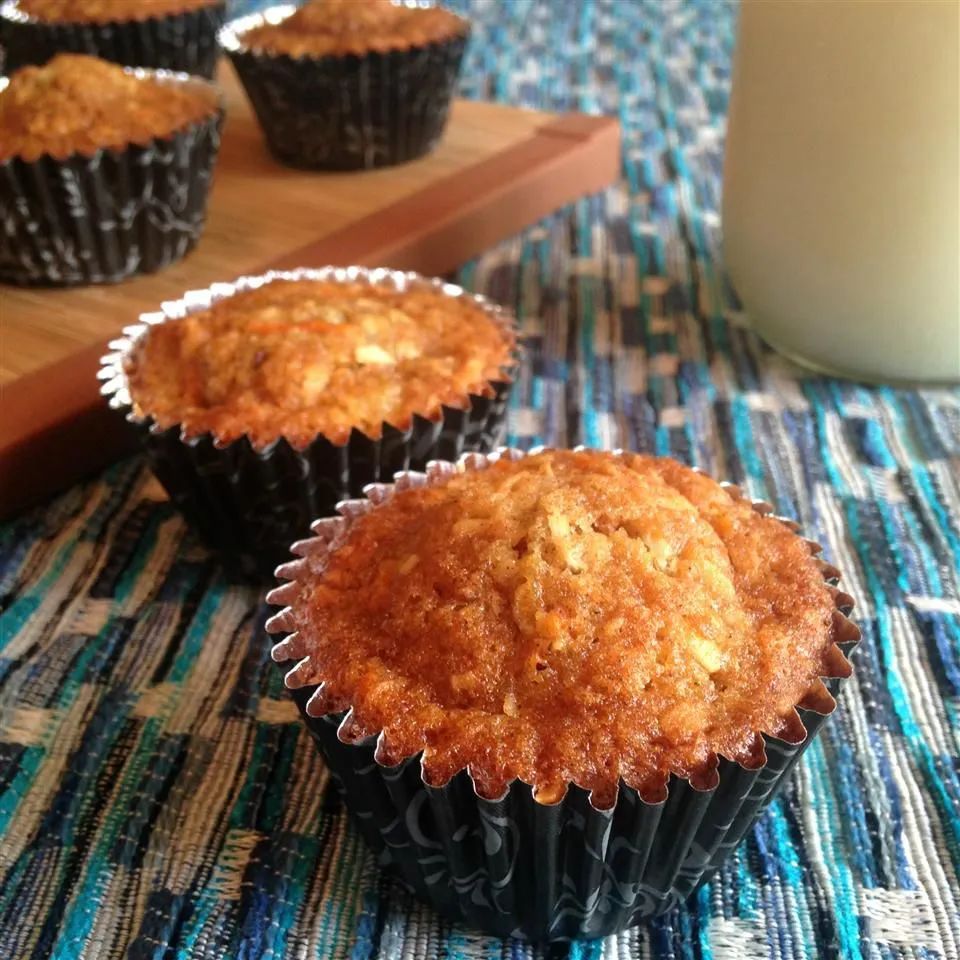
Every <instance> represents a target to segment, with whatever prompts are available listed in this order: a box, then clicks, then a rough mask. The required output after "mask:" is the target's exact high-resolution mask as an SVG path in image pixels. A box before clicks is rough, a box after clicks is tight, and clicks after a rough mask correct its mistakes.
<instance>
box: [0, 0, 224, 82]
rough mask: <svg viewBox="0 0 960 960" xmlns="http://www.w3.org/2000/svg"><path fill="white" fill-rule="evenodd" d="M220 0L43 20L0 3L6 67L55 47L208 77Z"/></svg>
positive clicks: (35, 59) (44, 57)
mask: <svg viewBox="0 0 960 960" xmlns="http://www.w3.org/2000/svg"><path fill="white" fill-rule="evenodd" d="M226 12H227V5H226V3H225V2H224V3H218V4H214V5H212V6H209V7H201V8H200V9H198V10H187V11H185V12H184V13H173V14H169V15H167V16H162V17H148V18H146V19H143V20H123V21H113V22H110V23H47V22H44V21H41V20H37V19H35V18H33V17H30V16H28V15H27V14H25V13H23V12H22V11H21V10H20V9H19V6H18V4H17V0H6V2H5V3H3V5H2V6H0V41H2V43H3V45H4V46H5V47H6V50H7V63H6V70H7V71H8V72H11V73H12V72H13V71H14V70H17V69H18V68H20V67H23V66H26V65H27V64H42V63H46V62H47V61H48V60H49V59H50V58H51V57H53V56H54V55H55V54H58V53H87V54H90V55H91V56H95V57H101V58H102V59H104V60H112V61H113V62H114V63H120V64H123V65H124V66H128V67H148V68H151V69H154V70H173V71H177V72H180V73H190V74H194V75H196V76H200V77H206V78H208V79H209V78H211V77H212V76H213V74H214V70H215V69H216V66H217V59H218V57H219V55H220V47H219V44H218V43H217V31H218V30H219V29H220V27H221V26H223V22H224V20H225V19H226Z"/></svg>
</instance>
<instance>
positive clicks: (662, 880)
mask: <svg viewBox="0 0 960 960" xmlns="http://www.w3.org/2000/svg"><path fill="white" fill-rule="evenodd" d="M501 453H506V455H509V456H522V454H520V453H519V452H518V451H505V452H504V451H501ZM488 459H489V458H485V457H468V458H466V462H465V464H464V467H465V468H466V469H470V468H471V466H474V467H475V466H476V465H477V464H478V463H480V464H482V463H483V462H485V461H487V460H488ZM450 469H451V465H450V464H432V465H431V466H430V468H429V469H428V478H430V477H433V476H438V475H441V476H442V475H443V474H445V473H448V472H449V470H450ZM397 481H398V482H397V487H398V488H402V487H403V486H406V485H413V484H420V483H423V482H429V479H427V480H426V481H425V480H424V478H423V477H411V476H410V475H409V474H408V475H401V476H400V477H398V478H397ZM730 489H731V492H733V493H734V495H735V496H739V491H737V490H736V488H730ZM368 492H369V494H370V497H371V500H372V501H373V502H374V503H376V502H379V501H380V500H382V499H386V497H387V496H389V492H388V491H385V490H384V489H383V488H382V487H381V486H380V485H377V486H375V487H373V488H371V489H370V491H368ZM756 506H757V508H758V509H759V510H760V511H761V512H764V513H766V512H770V508H769V506H768V505H766V504H757V505H756ZM370 508H371V503H370V502H368V501H360V502H351V503H348V504H344V505H343V508H342V511H341V512H342V513H343V514H344V517H345V518H347V519H335V520H326V521H318V523H317V524H316V525H315V532H316V534H317V536H316V537H314V538H312V539H310V540H307V541H303V542H301V543H299V544H295V545H294V552H295V553H297V554H299V555H300V556H301V557H302V558H303V559H301V560H298V561H294V562H292V563H289V564H287V565H286V566H284V567H281V568H280V569H279V570H278V571H277V573H278V576H281V577H283V578H285V579H290V580H291V582H290V583H288V584H286V585H284V586H282V587H279V588H277V589H275V590H274V591H272V592H271V593H270V594H269V595H268V596H267V602H268V603H273V604H277V605H284V604H288V603H290V602H292V601H293V600H294V599H295V596H296V589H297V588H296V579H297V577H298V576H299V575H301V573H302V572H303V571H304V570H305V569H306V568H308V567H309V566H310V565H311V564H312V563H320V562H322V559H321V558H322V557H323V556H325V555H326V553H327V552H329V551H330V550H331V549H336V542H337V540H338V538H339V537H340V536H341V535H342V533H343V530H344V529H345V528H346V526H347V525H348V524H349V518H351V517H354V516H356V515H359V514H362V513H365V512H366V511H367V510H368V509H370ZM817 549H818V548H816V546H815V545H811V550H812V551H816V550H817ZM821 569H822V570H823V572H824V578H825V579H826V580H828V582H831V583H832V582H834V581H835V579H836V578H837V577H838V576H839V573H838V571H836V570H835V568H833V567H830V566H829V565H827V564H821ZM834 596H835V602H836V606H837V612H836V613H835V617H834V632H833V638H834V642H835V646H834V647H833V648H832V649H831V651H830V652H831V654H832V655H831V656H829V657H827V658H825V659H826V662H828V663H829V667H830V670H829V672H830V673H834V674H836V676H834V677H831V678H827V679H826V680H825V682H823V683H822V684H821V686H820V687H819V689H818V690H816V691H814V692H812V693H811V694H810V695H808V696H807V697H806V698H804V700H803V701H801V704H800V705H799V707H798V711H797V713H798V717H799V719H798V721H797V723H799V724H802V726H801V727H797V726H796V724H794V731H795V732H796V733H797V734H798V735H796V736H794V737H792V738H791V739H794V740H796V742H785V741H784V740H780V739H776V738H774V737H769V736H766V735H764V736H763V745H764V748H765V756H764V757H761V758H760V765H759V766H757V767H756V768H754V769H747V768H745V767H744V766H742V765H740V764H738V763H736V762H733V761H731V760H727V759H720V761H719V766H718V770H717V774H718V779H717V782H716V786H715V787H714V788H713V789H709V790H701V789H697V788H696V787H694V786H692V785H691V784H690V783H689V782H688V781H686V780H683V779H679V778H677V777H675V776H672V777H671V778H670V780H669V783H668V785H667V799H666V800H665V801H663V802H662V803H649V802H647V801H645V800H643V799H642V798H641V796H640V795H639V794H638V792H637V791H636V790H634V789H633V788H631V787H628V786H626V785H625V784H623V783H621V784H620V789H619V792H618V796H617V800H616V802H615V804H614V806H613V807H612V808H610V809H606V810H600V809H597V808H596V807H594V806H593V804H592V803H591V799H590V795H589V794H588V793H587V791H585V790H583V789H581V788H579V787H577V786H574V785H571V786H570V787H569V788H568V790H567V792H566V794H565V796H564V797H563V798H562V799H561V800H560V801H559V802H558V803H555V804H551V805H546V804H543V803H540V802H538V801H537V800H535V799H534V795H533V791H532V789H531V787H530V786H529V785H527V784H524V783H521V782H519V781H514V782H513V783H512V784H511V785H510V786H509V787H508V789H507V790H506V792H505V793H504V795H503V796H502V797H501V798H499V799H496V800H487V799H483V798H482V797H480V796H478V794H477V792H476V789H475V787H474V784H473V781H472V780H471V778H470V775H469V773H468V772H467V771H461V772H460V773H458V774H457V775H456V776H454V777H453V778H452V779H451V780H450V781H449V782H448V783H446V784H445V785H443V786H433V785H430V784H428V783H426V782H425V780H424V777H423V771H422V768H421V756H420V755H417V756H414V757H410V758H408V759H406V760H403V761H402V762H401V763H399V764H398V765H396V766H388V765H385V764H384V763H382V762H380V761H379V760H378V745H379V744H380V737H379V736H372V737H366V738H363V739H360V740H356V739H353V738H352V736H351V715H350V711H346V712H336V713H330V714H323V709H324V708H323V706H322V686H316V685H305V686H300V683H301V680H300V679H299V678H298V677H297V670H296V669H294V670H293V671H291V672H290V673H288V674H287V685H288V687H290V688H291V690H290V692H291V694H292V696H293V699H294V700H295V702H296V704H297V706H298V708H299V710H300V714H301V717H302V719H303V721H304V723H305V724H306V726H307V728H308V730H309V731H310V733H311V735H312V736H313V738H314V739H315V741H316V743H317V746H318V748H319V749H320V752H321V753H322V755H323V757H324V758H325V760H326V763H327V766H328V768H329V770H330V773H331V776H332V777H333V779H334V782H335V783H336V784H337V786H338V788H339V789H340V791H341V793H342V795H343V798H344V802H345V804H346V806H347V808H348V810H349V811H350V812H351V813H352V814H353V816H354V818H355V820H356V823H357V825H358V827H359V829H360V830H361V832H362V834H363V836H364V837H365V839H366V841H367V843H368V844H369V845H370V846H371V847H372V848H373V850H374V851H375V852H376V853H377V854H378V855H379V861H380V863H381V865H383V866H385V867H388V868H389V869H390V870H391V871H392V872H393V873H395V874H396V875H397V876H398V877H399V878H400V880H401V881H402V883H403V884H404V885H405V886H406V887H407V888H408V889H409V890H410V891H412V892H413V893H414V894H415V895H416V896H418V897H420V898H421V899H423V900H425V901H426V902H428V903H430V904H431V905H432V906H433V907H434V908H435V909H436V910H437V911H439V912H440V913H442V914H443V915H445V916H447V917H449V918H450V919H452V920H455V921H458V922H461V923H464V924H466V925H468V926H471V927H475V928H477V929H479V930H483V931H485V932H487V933H490V934H493V935H495V936H500V937H508V936H512V937H521V938H524V939H529V940H534V941H541V940H570V939H578V938H588V937H601V936H607V935H609V934H613V933H617V932H619V931H622V930H624V929H626V928H627V927H630V926H633V925H634V924H636V923H638V922H640V921H642V920H645V919H648V918H651V917H655V916H658V915H659V914H662V913H664V912H666V911H667V910H670V909H671V908H672V907H674V906H675V905H676V904H678V903H680V902H682V901H683V900H685V899H686V898H687V897H688V896H689V895H690V894H691V893H692V892H693V891H694V890H696V889H697V888H698V887H699V886H700V885H701V884H703V883H704V882H706V881H707V880H709V879H710V877H711V876H712V875H713V874H714V873H715V872H716V870H717V869H719V867H720V866H721V864H722V863H723V861H724V860H725V859H726V857H727V856H728V855H729V853H730V852H731V850H733V849H734V848H735V847H736V846H737V845H738V844H739V843H740V841H741V840H742V839H743V837H744V834H745V833H746V832H747V830H749V829H750V827H751V826H752V825H753V824H754V823H755V822H756V821H757V819H758V818H759V817H760V815H761V814H762V813H763V811H764V810H765V809H766V807H767V805H768V804H769V803H770V801H771V800H772V799H773V797H774V796H775V795H776V792H777V790H778V789H779V788H780V787H781V786H782V785H783V783H784V782H785V780H786V779H787V777H788V775H789V773H790V771H791V770H792V769H793V766H794V765H795V764H796V762H797V761H798V760H799V758H800V757H801V756H802V754H803V752H804V750H805V749H806V748H807V747H808V746H809V744H810V742H811V740H812V738H813V737H814V736H815V735H816V733H817V732H818V730H819V729H820V727H821V726H822V724H823V723H824V721H825V720H826V719H827V716H828V715H829V714H830V713H831V712H832V711H833V709H834V708H835V706H836V702H835V700H834V699H833V697H834V695H835V694H836V693H837V691H838V689H839V686H840V683H841V680H842V677H844V676H847V675H848V674H849V669H850V668H849V663H848V662H847V661H846V659H845V655H846V654H847V653H848V652H849V651H850V650H851V649H852V648H853V647H854V646H855V645H856V643H857V641H858V640H859V631H858V630H857V628H856V627H855V626H854V625H853V624H852V623H851V622H850V621H849V620H848V619H847V618H846V613H848V612H849V610H850V609H851V607H852V604H853V601H852V599H851V598H850V597H849V596H848V595H846V594H844V593H840V592H839V591H836V590H835V591H834ZM267 629H268V630H269V631H270V632H273V633H286V632H289V631H290V630H291V629H294V621H293V620H292V619H290V618H289V609H288V610H284V611H283V612H281V613H279V614H277V615H276V616H275V617H274V618H272V620H271V621H269V622H268V624H267ZM302 655H304V650H303V649H301V648H298V645H297V643H296V638H295V637H293V636H291V637H288V638H287V639H286V640H284V641H281V643H280V644H278V645H277V646H275V647H274V659H275V660H276V661H278V662H280V663H286V667H285V669H289V661H290V660H292V659H297V658H298V657H300V656H302ZM315 696H316V697H317V701H316V708H315V709H314V710H313V713H320V714H321V715H320V716H312V715H311V713H310V712H309V711H310V708H309V707H308V704H309V703H310V701H311V698H313V697H315Z"/></svg>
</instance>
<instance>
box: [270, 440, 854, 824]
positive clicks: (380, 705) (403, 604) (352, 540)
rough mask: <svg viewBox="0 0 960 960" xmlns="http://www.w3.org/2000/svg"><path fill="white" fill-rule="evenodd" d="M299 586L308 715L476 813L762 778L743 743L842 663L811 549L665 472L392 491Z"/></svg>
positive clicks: (589, 464) (612, 458)
mask: <svg viewBox="0 0 960 960" xmlns="http://www.w3.org/2000/svg"><path fill="white" fill-rule="evenodd" d="M301 570H302V571H303V572H302V573H301V574H300V575H299V577H298V583H297V585H296V590H297V591H298V594H297V596H296V599H294V600H293V601H292V602H291V607H292V609H291V610H290V611H289V613H288V614H284V617H288V616H289V617H291V618H292V620H291V621H290V622H289V626H290V628H291V630H294V631H296V636H295V637H294V638H292V639H291V641H289V642H290V643H293V644H295V646H294V647H292V648H291V649H290V651H289V652H290V654H291V655H292V656H294V657H298V658H299V657H302V656H306V657H307V658H308V659H307V660H306V662H305V663H302V664H301V665H300V666H299V667H298V668H297V676H298V679H299V680H302V681H305V682H306V683H307V684H319V683H323V684H324V685H325V686H324V688H323V693H322V697H323V700H322V708H323V709H327V710H330V711H335V710H342V709H345V708H346V707H348V706H352V707H353V711H354V713H353V728H352V732H353V733H354V734H355V735H370V734H373V733H377V732H379V731H381V730H382V731H384V736H383V740H382V743H381V747H380V755H379V756H380V759H381V760H382V761H383V762H387V763H396V762H399V761H400V759H402V758H403V757H407V756H413V755H415V754H416V753H417V752H419V751H420V750H424V751H425V754H424V761H423V763H424V771H425V775H426V777H427V779H428V781H429V782H431V783H434V784H441V783H443V782H445V781H446V780H447V779H448V778H449V777H450V776H452V775H454V774H455V773H456V772H458V771H459V770H461V769H463V768H464V767H467V766H469V769H470V772H471V774H472V776H473V778H474V781H475V783H476V785H477V788H478V790H479V792H480V793H481V795H483V796H487V797H490V798H493V797H496V796H499V795H500V794H501V793H502V791H503V790H504V789H505V787H506V785H507V784H508V783H509V782H510V781H511V780H513V779H514V778H517V777H519V778H520V779H521V780H523V781H525V782H527V783H531V784H533V785H535V788H536V791H537V796H538V797H539V798H540V799H541V800H544V801H545V802H550V801H552V800H556V799H558V798H559V797H560V796H561V795H562V793H563V792H564V790H565V785H566V784H568V783H570V782H574V783H577V784H579V785H580V786H582V787H584V788H586V789H589V790H592V791H594V803H595V805H597V806H606V805H609V804H610V803H612V802H613V799H614V798H615V796H616V790H617V784H618V781H619V778H622V779H623V780H624V782H626V783H627V784H629V785H631V786H634V787H636V788H637V789H638V790H639V791H640V792H641V795H643V796H644V797H645V798H646V799H652V800H657V799H662V797H663V795H664V788H665V781H666V778H667V776H668V774H669V773H671V772H672V773H675V774H677V775H678V776H682V777H688V778H690V779H691V780H692V781H693V782H694V783H697V782H698V781H699V782H700V783H701V784H707V785H709V782H710V777H711V775H712V773H713V764H714V763H715V759H716V758H715V756H714V755H715V754H719V755H722V756H725V757H729V758H732V759H737V760H740V761H742V762H753V763H754V764H755V763H756V762H758V761H759V759H760V757H761V756H762V749H761V747H760V738H759V737H758V733H757V732H758V731H766V732H768V733H770V734H773V735H777V734H789V735H790V736H793V737H794V739H796V738H797V727H798V725H799V719H798V718H797V716H796V715H795V713H794V707H795V705H796V704H797V703H798V702H799V701H800V700H802V699H803V698H804V697H805V695H807V694H809V695H811V696H813V695H814V693H815V692H817V693H818V694H819V695H824V694H825V691H823V687H822V685H821V684H820V681H819V680H818V679H817V678H818V677H819V676H821V675H827V674H828V673H830V669H829V667H830V666H831V661H832V659H833V657H839V654H838V651H837V649H836V648H835V647H834V646H833V629H832V621H833V617H834V597H833V592H832V591H831V588H830V587H828V586H827V585H826V584H825V582H824V579H823V573H822V572H821V570H820V568H819V566H818V561H817V560H815V558H814V557H813V556H812V555H811V552H810V545H809V544H808V543H807V542H806V541H804V540H803V539H801V538H800V537H798V536H797V535H796V534H795V533H793V532H792V531H791V530H790V529H789V528H788V527H787V526H786V525H784V524H783V523H782V522H781V521H779V520H777V519H774V518H771V517H763V516H761V515H760V514H759V513H758V512H756V511H755V510H754V509H753V508H752V507H751V506H750V504H749V503H748V502H746V501H744V500H737V499H734V498H733V497H732V496H731V494H730V493H729V492H728V491H727V490H725V489H724V488H723V487H721V486H720V485H719V484H718V483H716V482H715V481H713V480H711V479H709V478H708V477H706V476H703V475H702V474H698V473H695V472H694V471H692V470H690V469H688V468H686V467H683V466H681V465H680V464H679V463H677V462H676V461H674V460H670V459H658V458H654V457H649V456H639V455H626V456H623V457H618V456H616V455H613V454H609V453H601V452H597V451H582V452H572V451H547V452H544V453H540V454H535V455H531V456H528V457H526V458H524V459H520V460H517V461H509V460H505V459H501V460H500V461H498V462H497V463H496V464H495V465H493V466H491V467H488V468H487V469H485V470H481V471H466V472H460V473H458V474H456V475H454V476H453V477H452V479H448V480H445V481H441V482H439V483H433V484H431V485H427V486H421V487H418V488H415V489H408V490H402V491H400V492H397V493H396V494H395V495H394V496H393V497H392V498H391V499H389V500H388V501H387V502H386V503H385V504H383V505H381V506H378V507H375V508H373V509H371V510H370V511H369V512H368V513H366V514H365V515H363V516H361V517H359V518H358V519H356V520H355V521H353V523H352V526H351V527H349V528H348V530H347V532H346V535H345V539H344V540H343V542H342V544H341V545H339V546H337V545H336V543H335V544H334V546H333V549H332V551H331V552H330V554H329V555H328V556H327V557H326V561H325V564H323V563H318V564H317V565H316V566H314V567H312V568H311V569H310V570H309V571H307V570H305V569H304V567H301ZM831 655H832V656H831ZM840 659H841V661H842V658H840ZM833 665H834V666H835V663H834V664H833ZM842 665H843V666H844V667H846V666H847V665H846V664H845V662H842ZM829 699H830V698H829V696H828V695H827V696H826V700H827V701H829ZM800 732H801V733H802V726H801V727H800Z"/></svg>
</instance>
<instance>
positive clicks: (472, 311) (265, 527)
mask: <svg viewBox="0 0 960 960" xmlns="http://www.w3.org/2000/svg"><path fill="white" fill-rule="evenodd" d="M141 319H142V320H144V321H145V324H144V326H142V327H137V328H132V329H131V330H130V331H128V334H129V338H128V339H127V340H126V341H124V342H122V343H121V344H120V350H119V352H118V353H116V354H112V355H111V356H110V357H108V358H106V361H105V363H106V368H105V371H104V373H103V377H104V378H105V379H107V380H108V381H109V382H108V384H107V387H106V392H107V393H108V394H109V395H110V396H111V403H112V405H114V406H115V407H117V408H119V409H121V410H122V411H123V412H124V413H126V414H128V419H130V420H132V422H134V423H135V424H137V426H138V427H139V429H140V432H141V433H142V435H143V437H144V440H145V441H146V444H147V448H148V451H149V453H150V457H151V460H152V464H153V467H154V470H155V471H156V473H157V475H158V476H159V477H160V479H161V481H162V482H163V484H164V485H165V487H166V488H167V490H168V492H169V493H170V495H171V497H172V499H173V500H174V501H175V502H176V503H177V505H178V506H179V507H180V508H181V509H182V511H183V513H184V514H185V515H186V517H187V519H188V520H189V521H191V523H192V524H193V525H194V526H195V527H196V528H197V530H198V531H199V532H200V534H201V535H202V536H203V538H204V539H205V540H206V541H207V543H208V544H210V545H211V546H213V547H215V548H216V549H218V550H220V552H221V553H222V554H223V555H224V558H225V559H226V560H227V561H228V563H229V564H230V565H231V566H233V567H239V568H240V569H241V570H246V571H250V572H256V571H257V570H259V571H261V572H263V573H266V574H267V575H269V574H271V573H272V571H273V568H274V567H275V566H276V564H277V563H279V562H280V561H281V560H283V559H284V558H285V557H286V556H287V548H288V547H289V544H290V542H291V540H293V539H294V538H296V537H299V536H305V535H306V534H307V533H308V532H309V523H310V521H311V520H312V519H313V518H314V517H316V516H319V515H324V514H329V513H331V512H332V511H333V508H334V506H335V504H336V503H337V502H338V501H339V500H342V499H343V498H344V497H348V496H355V495H357V494H359V493H360V491H361V490H362V489H363V487H364V485H366V484H367V483H370V482H371V481H375V480H382V479H389V478H390V477H392V476H393V473H394V471H396V470H403V469H406V468H407V467H409V466H411V465H412V466H414V467H423V466H424V465H425V464H426V462H427V461H428V460H429V459H432V458H435V457H442V456H446V457H450V456H452V457H456V456H458V455H459V454H460V453H461V452H462V451H464V450H490V449H492V448H493V447H494V446H495V445H496V443H497V442H498V441H499V439H500V437H501V434H502V430H503V425H504V420H505V413H506V400H507V391H508V389H509V386H510V382H511V377H512V373H511V371H512V368H513V367H514V365H515V364H514V351H515V347H516V335H515V329H514V324H513V321H512V319H511V318H510V317H509V316H508V315H507V314H506V313H504V312H503V311H502V310H500V309H499V308H498V307H496V306H494V305H493V304H491V303H489V302H488V301H486V300H484V299H483V298H482V297H476V296H471V295H470V294H467V293H465V292H464V291H463V290H461V289H460V288H459V287H455V286H453V285H452V284H445V283H443V282H441V281H439V280H428V279H425V278H422V277H419V276H417V275H415V274H407V273H399V272H393V271H387V270H365V269H363V268H358V267H356V268H328V269H322V270H301V271H295V272H292V273H285V274H268V275H266V276H263V277H252V278H244V279H242V280H240V281H238V282H237V283H235V284H217V285H214V286H213V287H212V288H210V289H209V290H207V291H194V292H192V293H189V294H187V295H186V297H185V298H184V300H183V301H180V302H179V303H173V304H165V305H164V312H163V313H159V314H152V315H151V314H147V315H145V316H144V317H142V318H141Z"/></svg>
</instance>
